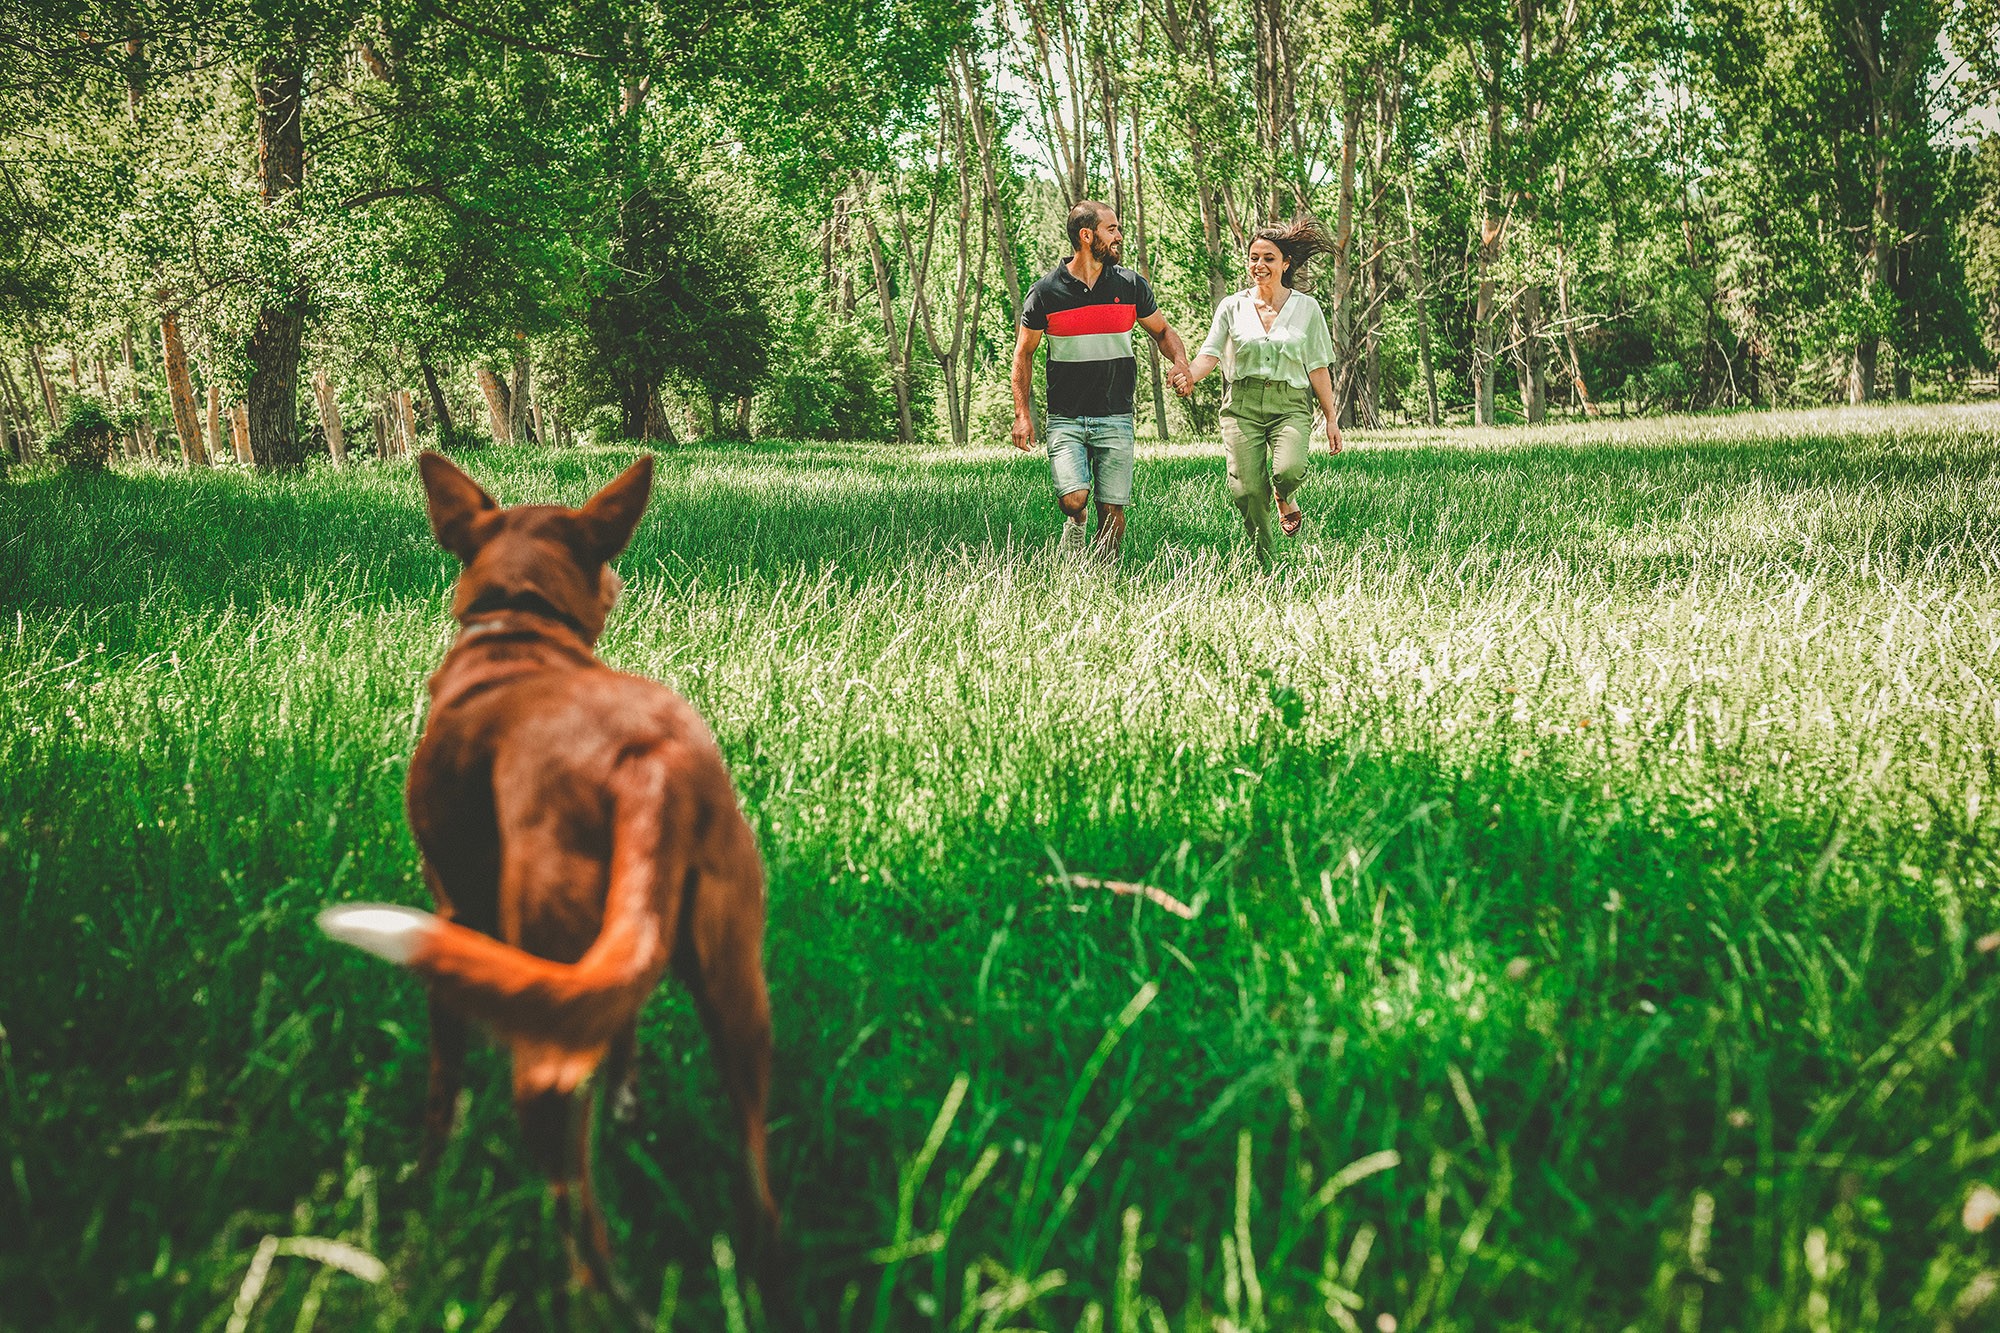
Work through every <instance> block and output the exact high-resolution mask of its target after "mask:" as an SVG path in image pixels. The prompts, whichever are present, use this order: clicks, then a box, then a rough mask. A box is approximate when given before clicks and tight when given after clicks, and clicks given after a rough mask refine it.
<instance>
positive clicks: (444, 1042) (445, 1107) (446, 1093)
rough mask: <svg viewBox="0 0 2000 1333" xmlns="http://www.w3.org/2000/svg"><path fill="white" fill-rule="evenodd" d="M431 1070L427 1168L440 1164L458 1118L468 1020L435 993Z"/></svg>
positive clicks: (424, 1161) (423, 1163)
mask: <svg viewBox="0 0 2000 1333" xmlns="http://www.w3.org/2000/svg"><path fill="white" fill-rule="evenodd" d="M430 1013H431V1073H430V1086H429V1088H428V1089H427V1090H426V1091H425V1093H424V1146H423V1156H422V1157H421V1158H420V1159H419V1163H420V1166H421V1168H422V1169H423V1170H425V1171H429V1170H431V1169H432V1168H434V1167H436V1166H437V1164H438V1160H439V1159H440V1158H441V1157H443V1155H444V1149H445V1145H446V1144H447V1143H449V1142H450V1141H451V1131H452V1128H453V1125H454V1122H456V1120H457V1119H458V1090H459V1088H460V1087H462V1086H463V1085H464V1082H465V1048H466V1044H467V1041H468V1039H469V1035H470V1034H469V1031H468V1027H467V1024H466V1021H465V1020H464V1019H463V1018H461V1017H459V1016H458V1015H457V1014H456V1013H454V1012H453V1011H452V1010H450V1009H449V1008H447V1007H446V1006H445V1005H444V1004H443V1003H441V1002H440V1001H439V1000H438V999H437V998H436V997H435V996H433V997H432V998H431V1002H430Z"/></svg>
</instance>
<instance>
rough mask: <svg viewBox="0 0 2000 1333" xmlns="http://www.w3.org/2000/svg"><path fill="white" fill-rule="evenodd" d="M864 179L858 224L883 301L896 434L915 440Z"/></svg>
mask: <svg viewBox="0 0 2000 1333" xmlns="http://www.w3.org/2000/svg"><path fill="white" fill-rule="evenodd" d="M866 189H867V187H866V185H865V183H864V184H862V185H859V186H857V187H856V191H855V193H856V195H857V197H858V201H859V205H860V210H861V226H862V229H863V231H865V232H866V233H867V236H868V263H869V265H870V267H872V268H873V269H874V271H875V298H876V300H878V301H879V302H881V305H882V331H883V335H884V336H883V340H882V341H883V346H884V348H885V350H886V352H887V354H888V358H889V382H890V384H891V385H893V386H894V388H895V390H896V438H897V440H899V441H900V442H902V443H904V444H913V443H915V442H916V438H917V429H916V425H915V423H914V422H913V421H912V420H911V418H910V376H909V367H908V365H907V364H906V363H905V361H904V359H903V339H902V337H901V336H900V335H899V334H898V333H897V332H896V305H895V302H894V301H892V300H891V299H890V297H889V259H888V256H887V255H885V254H884V253H883V252H882V234H881V232H879V231H877V230H876V229H875V211H874V209H872V208H871V207H869V204H868V200H867V197H866Z"/></svg>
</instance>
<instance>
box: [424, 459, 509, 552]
mask: <svg viewBox="0 0 2000 1333" xmlns="http://www.w3.org/2000/svg"><path fill="white" fill-rule="evenodd" d="M417 470H418V471H419V472H421V473H422V474H423V478H424V503H425V505H426V506H427V507H428V508H429V509H430V513H431V531H432V532H433V533H435V534H436V535H437V539H438V545H439V546H442V547H444V549H445V550H447V551H450V552H451V553H452V554H453V555H455V556H457V557H458V558H459V559H460V560H463V561H464V562H465V563H466V564H468V565H469V564H471V563H472V557H473V556H475V555H478V554H479V548H480V546H481V545H482V544H483V543H484V542H485V539H486V533H485V532H484V531H483V530H482V529H483V528H484V527H485V524H483V523H481V522H480V521H479V520H480V519H482V518H484V517H485V516H486V515H488V514H493V513H498V512H499V509H500V506H499V505H497V504H495V503H493V497H492V496H490V495H488V494H487V493H486V492H485V491H483V490H481V489H479V483H478V482H476V481H474V480H473V479H472V478H470V477H468V476H466V475H465V473H464V472H462V471H460V470H459V467H458V465H457V464H456V463H453V462H452V461H451V460H450V459H449V458H446V457H445V456H444V455H443V454H439V453H432V452H431V451H430V450H428V449H426V450H425V451H424V452H423V455H422V456H421V457H419V458H418V459H417Z"/></svg>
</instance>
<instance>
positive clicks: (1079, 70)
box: [0, 0, 2000, 468]
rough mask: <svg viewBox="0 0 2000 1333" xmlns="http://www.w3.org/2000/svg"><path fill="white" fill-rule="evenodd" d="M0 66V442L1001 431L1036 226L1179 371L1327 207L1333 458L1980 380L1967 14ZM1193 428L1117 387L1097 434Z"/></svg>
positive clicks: (1242, 13) (1108, 1)
mask: <svg viewBox="0 0 2000 1333" xmlns="http://www.w3.org/2000/svg"><path fill="white" fill-rule="evenodd" d="M0 52H4V57H0V58H3V59H4V62H5V66H4V73H0V88H3V89H4V93H0V98H3V99H4V100H0V312H4V317H0V418H4V419H3V420H0V432H4V438H5V441H6V446H7V452H8V454H9V455H11V456H12V457H14V458H23V459H24V458H29V457H33V456H35V454H36V452H37V451H38V450H41V449H45V448H46V447H47V446H48V445H49V443H50V442H51V440H52V439H53V441H54V443H55V444H56V446H57V447H58V449H59V450H60V449H62V448H64V447H66V441H67V440H68V439H69V438H70V437H71V436H74V435H75V434H76V433H77V432H76V431H72V432H70V435H64V434H62V433H60V432H58V431H57V430H56V427H57V426H58V425H59V423H62V422H64V421H65V420H66V419H67V417H68V416H69V415H70V414H71V413H82V417H81V418H80V427H79V428H80V429H82V430H83V433H85V434H86V435H87V434H90V433H91V430H90V428H92V427H93V426H94V427H95V428H96V435H97V436H98V438H100V439H101V440H103V441H106V442H115V443H117V445H118V447H121V448H122V449H123V450H124V451H126V452H128V453H129V454H131V455H133V456H136V457H141V458H155V457H157V458H166V459H173V460H185V461H186V462H189V463H194V464H201V463H207V462H215V461H223V460H228V459H231V458H233V459H235V460H237V461H239V462H244V463H254V464H256V465H257V466H260V467H266V468H287V467H292V466H296V465H297V464H299V463H300V462H301V461H302V460H303V459H304V458H306V457H307V456H309V455H313V454H325V453H328V452H331V453H332V454H333V455H334V456H335V457H341V456H344V455H350V454H365V453H369V452H371V451H372V452H374V453H376V454H380V455H390V456H393V455H396V454H400V453H404V452H407V451H408V450H409V449H410V448H411V447H412V446H413V445H415V444H421V443H426V442H430V443H439V444H444V445H448V446H460V447H464V446H472V445H477V444H480V443H483V442H485V441H486V440H487V439H496V440H499V441H502V442H513V441H525V440H531V439H532V440H542V441H550V442H554V443H564V442H569V441H573V440H575V439H578V438H600V439H612V438H639V439H652V440H661V441H674V440H677V439H681V438H685V437H688V436H690V435H706V436H710V437H729V436H738V437H742V436H750V435H771V436H780V437H789V438H807V437H818V438H846V439H871V438H880V439H885V440H886V439H898V438H900V439H901V440H902V441H904V442H905V443H908V442H912V441H915V440H918V439H924V438H937V437H945V436H948V437H949V438H950V440H951V441H952V442H953V443H955V444H964V443H966V442H968V441H971V440H974V439H992V440H994V441H996V442H997V441H998V440H1000V439H1002V438H1004V434H1005V430H1006V425H1007V423H1008V421H1009V420H1010V418H1011V412H1012V406H1011V400H1010V399H1009V397H1008V394H1007V390H1006V385H1005V379H1006V375H1005V362H1006V358H1007V356H1008V354H1009V352H1010V349H1011V344H1012V332H1011V324H1012V322H1013V320H1014V317H1015V315H1016V312H1017V311H1018V310H1019V308H1020V302H1021V296H1022V292H1023V291H1024V289H1025V288H1026V287H1027V286H1028V285H1029V284H1030V283H1031V282H1032V281H1033V280H1034V278H1035V277H1036V276H1037V275H1038V274H1039V273H1040V272H1042V271H1045V270H1046V268H1047V267H1048V266H1049V265H1051V264H1053V263H1054V262H1056V261H1057V260H1058V259H1060V258H1062V257H1063V255H1064V254H1065V253H1066V251H1067V246H1066V244H1065V242H1064V237H1063V234H1062V231H1061V219H1062V215H1063V213H1064V211H1065V210H1066V208H1067V207H1068V206H1069V205H1070V204H1071V203H1073V202H1074V201H1076V200H1078V199H1080V198H1086V197H1099V198H1102V199H1105V200H1106V201H1108V202H1111V203H1112V204H1113V205H1114V206H1115V207H1116V208H1117V209H1118V210H1119V211H1120V212H1121V214H1123V215H1124V216H1125V218H1126V233H1127V236H1128V238H1129V239H1128V244H1127V251H1126V259H1127V261H1128V262H1131V263H1133V264H1135V265H1136V266H1137V267H1138V268H1140V269H1141V270H1142V271H1144V272H1146V273H1147V274H1148V275H1149V277H1150V278H1151V280H1152V282H1153V284H1154V286H1155V287H1156V289H1157V290H1158V292H1159V294H1160V298H1161V301H1162V304H1163V305H1164V307H1165V308H1166V310H1167V312H1168V314H1169V317H1170V319H1172V320H1173V321H1174V322H1175V323H1176V324H1178V325H1180V326H1181V327H1182V329H1183V331H1184V332H1186V333H1188V334H1190V335H1192V336H1199V334H1200V333H1201V332H1202V331H1203V330H1204V329H1205V326H1206V323H1207V314H1208V311H1209V310H1210V308H1211V306H1212V303H1213V302H1214V300H1215V299H1216V298H1217V297H1218V296H1219V295H1220V294H1222V293H1224V292H1226V291H1228V290H1231V289H1233V288H1234V287H1235V286H1237V285H1239V284H1240V282H1241V275H1240V272H1239V268H1240V262H1239V259H1238V254H1239V252H1240V250H1241V248H1242V244H1243V240H1244V237H1245V236H1246V235H1247V234H1248V232H1249V231H1250V230H1251V229H1253V228H1254V227H1256V226H1257V225H1258V224H1260V223H1262V222H1264V221H1267V220H1271V219H1282V218H1288V217H1290V216H1292V215H1294V214H1296V213H1299V212H1302V211H1310V212H1312V213H1314V214H1316V215H1318V216H1319V217H1320V218H1321V219H1323V220H1324V221H1325V223H1326V224H1327V226H1328V228H1329V229H1330V230H1331V231H1332V232H1333V233H1334V235H1335V236H1336V238H1337V240H1338V242H1339V246H1340V248H1339V250H1338V251H1337V253H1336V254H1335V256H1334V257H1333V258H1332V259H1331V260H1330V261H1328V262H1326V263H1325V264H1324V265H1323V267H1322V268H1321V271H1319V272H1318V273H1317V274H1316V275H1315V278H1316V281H1315V283H1314V294H1315V295H1316V296H1317V297H1318V298H1319V299H1320V300H1321V301H1322V302H1323V303H1324V304H1325V306H1326V308H1327V312H1328V316H1329V323H1330V327H1331V328H1332V329H1333V331H1334V336H1335V341H1336V348H1337V353H1336V355H1337V361H1336V365H1335V368H1334V369H1335V375H1336V386H1337V393H1338V394H1339V397H1340V401H1341V403H1342V405H1343V414H1344V416H1345V417H1347V418H1348V420H1349V421H1351V422H1353V423H1358V424H1361V425H1363V426H1371V425H1378V424H1394V423H1397V422H1419V421H1428V422H1438V421H1452V420H1458V421H1464V420H1471V421H1474V422H1479V423H1501V422H1510V421H1521V420H1525V421H1528V422H1537V421H1541V420H1543V419H1545V418H1546V417H1548V416H1549V415H1550V414H1558V415H1580V414H1596V413H1599V412H1602V411H1613V412H1648V411H1654V410H1662V409H1671V410H1684V409H1695V408H1708V407H1731V406H1745V405H1767V404H1769V405H1777V404H1782V403H1817V402H1827V401H1847V402H1861V401H1866V400H1870V399H1874V398H1880V397H1895V398H1917V399H1927V398H1938V397H1951V396H1964V395H1966V394H1969V393H1975V392H1979V391H1980V389H1981V387H1982V382H1983V377H1985V376H1987V375H1989V374H1991V373H1992V370H1993V367H1994V364H1995V355H1996V351H2000V128H1997V127H2000V120H1996V118H1995V116H1994V114H1993V111H1992V108H1993V106H1994V105H1995V102H1996V94H2000V4H1996V3H1995V0H1887V2H1886V3H1884V2H1883V0H1810V2H1806V0H1799V2H1793V3H1783V4H1771V3H1754V2H1747V0H1616V2H1615V3H1612V2H1608V0H1556V2H1555V3H1545V2H1544V0H986V2H984V3H980V4H977V5H965V4H961V3H956V2H955V0H815V2H814V3H812V4H804V3H800V2H799V0H766V2H765V3H759V4H751V3H749V2H748V0H716V3H708V0H592V2H591V3H586V4H583V5H578V6H568V5H564V6H551V5H544V4H528V3H522V2H521V0H500V3H497V4H487V5H482V6H479V7H477V8H476V9H474V8H472V7H467V6H464V5H462V4H459V3H457V2H456V0H416V2H415V3H391V4H387V5H382V4H373V3H370V4H362V3H352V2H349V0H224V2H222V3H214V2H212V0H200V2H198V3H183V2H182V0H160V2H159V3H140V4H125V3H109V4H104V3H95V2H94V0H58V2H55V3H30V4H27V5H25V6H11V7H9V8H8V10H7V11H6V13H5V16H4V17H0ZM1217 392H1218V391H1217V389H1216V388H1215V386H1213V385H1211V386H1208V387H1207V388H1206V389H1205V390H1204V391H1203V392H1202V393H1201V394H1200V395H1197V397H1196V398H1194V399H1192V400H1190V401H1189V402H1188V403H1186V404H1182V403H1180V402H1178V401H1170V400H1171V399H1172V395H1170V394H1165V393H1163V392H1162V389H1161V383H1160V377H1159V368H1158V366H1157V364H1155V365H1153V366H1152V367H1151V374H1150V377H1148V376H1146V375H1143V374H1142V380H1141V392H1140V400H1141V401H1140V404H1139V415H1140V418H1141V425H1142V428H1143V429H1147V430H1150V431H1156V432H1157V433H1159V434H1160V435H1162V436H1165V435H1166V434H1168V433H1169V432H1170V431H1173V432H1179V433H1186V432H1189V431H1196V432H1199V431H1203V430H1206V429H1212V427H1213V423H1214V418H1215V412H1216V410H1217V398H1216V394H1217Z"/></svg>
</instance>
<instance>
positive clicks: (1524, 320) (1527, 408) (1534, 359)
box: [1514, 282, 1548, 426]
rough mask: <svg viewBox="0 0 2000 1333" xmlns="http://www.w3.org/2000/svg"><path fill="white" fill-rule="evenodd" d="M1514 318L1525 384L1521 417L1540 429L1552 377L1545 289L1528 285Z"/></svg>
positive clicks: (1517, 362) (1518, 365) (1517, 301)
mask: <svg viewBox="0 0 2000 1333" xmlns="http://www.w3.org/2000/svg"><path fill="white" fill-rule="evenodd" d="M1514 317H1515V319H1516V320H1518V321H1519V322H1520V328H1521V349H1520V353H1519V355H1518V356H1517V357H1516V359H1515V365H1516V368H1517V370H1518V372H1519V378H1520V382H1521V415H1522V416H1524V417H1526V418H1527V419H1528V424H1529V425H1531V426H1538V425H1540V424H1541V423H1542V421H1543V420H1544V419H1545V418H1546V417H1547V416H1548V375H1547V372H1546V371H1545V369H1544V366H1543V358H1542V289H1541V285H1540V284H1539V283H1533V282H1531V283H1528V284H1526V285H1525V286H1523V287H1522V288H1521V294H1520V296H1518V297H1517V298H1515V301H1514Z"/></svg>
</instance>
